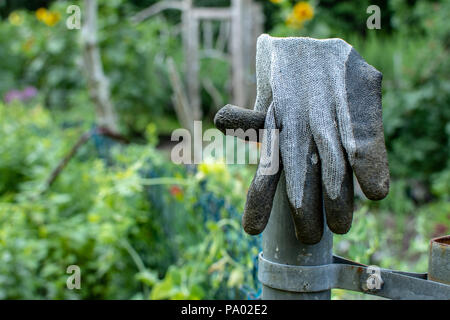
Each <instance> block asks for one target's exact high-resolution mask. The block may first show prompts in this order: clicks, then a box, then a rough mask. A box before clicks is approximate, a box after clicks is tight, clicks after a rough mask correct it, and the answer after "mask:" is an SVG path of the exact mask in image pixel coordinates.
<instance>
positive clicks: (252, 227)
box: [242, 105, 282, 235]
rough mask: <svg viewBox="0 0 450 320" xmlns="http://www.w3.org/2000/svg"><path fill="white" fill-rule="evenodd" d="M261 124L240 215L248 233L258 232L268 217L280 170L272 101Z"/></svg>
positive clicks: (277, 138) (263, 226)
mask: <svg viewBox="0 0 450 320" xmlns="http://www.w3.org/2000/svg"><path fill="white" fill-rule="evenodd" d="M264 127H265V129H266V130H265V131H264V134H263V137H262V143H261V144H262V148H261V158H260V161H259V164H258V170H257V171H256V174H255V177H254V178H253V181H252V183H251V185H250V188H249V190H248V194H247V202H246V203H245V208H244V216H243V217H242V226H243V228H244V230H245V232H247V233H248V234H251V235H255V234H259V233H261V232H262V231H263V230H264V228H265V227H266V225H267V222H268V221H269V217H270V212H271V211H272V203H273V198H274V196H275V192H276V190H277V185H278V180H279V179H280V175H281V171H282V170H281V161H280V155H279V136H278V132H277V131H276V130H275V129H276V126H275V115H274V109H273V105H270V106H269V109H268V111H267V114H266V120H265V124H264Z"/></svg>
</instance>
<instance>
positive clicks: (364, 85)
mask: <svg viewBox="0 0 450 320" xmlns="http://www.w3.org/2000/svg"><path fill="white" fill-rule="evenodd" d="M256 72H257V74H256V75H257V99H256V102H255V107H254V110H255V111H256V113H255V115H253V116H249V115H248V114H246V115H245V116H244V115H243V114H241V113H239V112H238V110H239V109H238V108H237V107H230V106H226V107H224V108H223V109H222V110H221V111H219V113H218V114H217V116H216V123H217V124H218V127H219V129H223V127H224V125H228V126H229V127H233V125H231V123H232V122H234V121H233V120H231V118H233V117H234V119H240V121H238V122H241V123H242V122H245V120H243V119H244V118H247V119H253V120H252V121H253V123H252V124H253V125H255V124H256V123H258V126H259V127H255V129H258V128H260V127H261V121H260V120H256V119H260V118H261V116H260V115H261V113H262V114H265V121H264V128H265V129H271V130H275V129H278V130H279V139H277V137H273V135H272V134H270V131H267V130H265V131H264V134H263V136H262V157H261V160H260V163H259V165H258V170H257V172H256V175H255V177H254V179H253V181H252V183H251V185H250V188H249V191H248V195H247V202H246V206H245V211H244V216H243V221H242V222H243V227H244V230H245V231H246V232H247V233H249V234H258V233H260V232H262V231H263V230H264V228H265V226H266V224H267V222H268V219H269V216H270V212H271V209H272V202H273V197H274V195H275V191H276V187H277V183H278V180H279V177H280V172H281V167H283V168H284V171H285V176H286V191H287V195H288V199H289V203H290V207H291V213H292V218H293V221H294V225H295V231H296V236H297V238H298V239H299V240H300V241H301V242H303V243H305V244H315V243H317V242H319V241H320V239H321V237H322V233H323V224H324V221H323V206H325V213H326V220H327V224H328V226H329V228H330V230H331V231H333V232H334V233H339V234H343V233H346V232H348V230H349V229H350V227H351V223H352V216H353V175H352V172H354V173H355V176H356V178H357V179H358V182H359V184H360V185H361V189H362V191H363V192H364V194H365V195H366V196H367V197H368V198H369V199H372V200H379V199H382V198H384V197H385V196H386V195H387V193H388V190H389V168H388V162H387V155H386V148H385V145H384V134H383V123H382V114H381V78H382V75H381V73H380V72H378V71H377V70H376V69H375V68H373V67H372V66H370V65H369V64H367V63H366V62H365V61H364V59H362V58H361V56H360V55H359V54H358V53H357V52H356V51H355V50H354V49H353V48H352V47H351V46H350V45H349V44H347V43H346V42H345V41H343V40H341V39H326V40H316V39H311V38H273V37H270V36H269V35H261V36H260V37H259V38H258V44H257V57H256ZM256 114H257V115H258V116H256ZM224 115H227V117H224ZM230 115H232V116H233V117H231V116H230ZM224 118H226V119H227V120H224ZM278 144H279V151H280V152H279V153H278V152H276V151H278V150H277V149H273V148H274V147H276V146H277V145H278ZM278 154H280V158H281V160H282V161H281V163H282V166H281V163H280V168H279V169H280V170H278V171H276V172H275V173H271V174H267V170H265V169H266V168H267V167H276V166H274V163H275V162H276V161H278V160H279V159H278V157H277V155H278Z"/></svg>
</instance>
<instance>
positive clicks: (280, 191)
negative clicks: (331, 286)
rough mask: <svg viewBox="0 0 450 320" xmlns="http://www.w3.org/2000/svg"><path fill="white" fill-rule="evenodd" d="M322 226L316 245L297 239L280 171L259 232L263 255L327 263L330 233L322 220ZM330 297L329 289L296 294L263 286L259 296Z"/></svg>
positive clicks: (276, 259)
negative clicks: (261, 234)
mask: <svg viewBox="0 0 450 320" xmlns="http://www.w3.org/2000/svg"><path fill="white" fill-rule="evenodd" d="M324 225H325V227H324V228H325V230H324V234H323V237H322V240H321V241H320V242H319V243H318V244H315V245H305V244H302V243H301V242H300V241H298V240H297V238H296V237H295V231H294V224H293V221H292V217H291V212H290V209H289V203H288V198H287V194H286V179H285V176H284V173H283V174H282V175H281V178H280V181H279V183H278V187H277V192H276V194H275V198H274V202H273V208H272V212H271V215H270V219H269V222H268V224H267V226H266V229H265V230H264V232H263V255H264V258H265V259H267V260H269V261H271V262H276V263H280V264H287V265H294V266H320V265H326V264H331V263H332V262H333V234H332V233H331V231H330V230H329V229H328V227H327V226H326V223H325V224H324ZM286 281H288V279H286ZM330 298H331V290H326V291H321V292H308V293H304V292H303V293H297V292H288V291H283V290H278V289H274V288H271V287H268V286H265V285H263V290H262V299H264V300H282V299H283V300H329V299H330Z"/></svg>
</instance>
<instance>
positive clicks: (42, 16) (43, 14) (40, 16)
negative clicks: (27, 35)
mask: <svg viewBox="0 0 450 320" xmlns="http://www.w3.org/2000/svg"><path fill="white" fill-rule="evenodd" d="M47 14H48V11H47V9H45V8H39V9H37V10H36V18H37V19H38V20H39V21H44V19H45V18H46V17H47Z"/></svg>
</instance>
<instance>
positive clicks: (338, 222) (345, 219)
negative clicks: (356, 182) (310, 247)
mask: <svg viewBox="0 0 450 320" xmlns="http://www.w3.org/2000/svg"><path fill="white" fill-rule="evenodd" d="M323 203H324V206H325V213H326V217H327V224H328V227H329V228H330V230H331V231H332V232H334V233H338V234H345V233H347V232H348V231H349V230H350V227H351V226H352V219H353V172H352V169H351V167H350V163H348V161H346V170H345V175H344V179H343V181H342V185H341V188H340V192H339V195H338V196H337V198H336V199H331V198H330V197H329V196H328V194H327V193H326V192H324V193H323Z"/></svg>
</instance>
